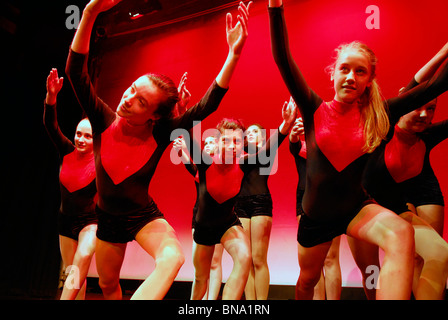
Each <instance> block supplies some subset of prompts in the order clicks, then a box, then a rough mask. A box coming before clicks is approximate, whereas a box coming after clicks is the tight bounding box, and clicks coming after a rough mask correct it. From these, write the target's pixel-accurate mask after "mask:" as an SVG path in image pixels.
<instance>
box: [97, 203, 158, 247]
mask: <svg viewBox="0 0 448 320" xmlns="http://www.w3.org/2000/svg"><path fill="white" fill-rule="evenodd" d="M96 212H97V214H98V230H97V232H96V236H97V238H98V239H100V240H103V241H107V242H112V243H127V242H130V241H132V240H134V239H135V236H136V235H137V233H138V232H139V231H140V230H141V229H142V228H143V227H144V226H146V225H147V224H148V223H150V222H151V221H154V220H156V219H165V217H164V216H163V213H162V212H160V210H159V208H158V207H157V205H156V204H155V202H152V203H151V204H150V205H149V206H148V207H147V208H145V209H144V210H139V211H138V212H136V213H132V214H126V215H118V216H117V215H112V214H109V213H107V212H105V211H103V210H101V209H100V208H98V207H96Z"/></svg>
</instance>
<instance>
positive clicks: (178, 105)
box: [44, 0, 448, 300]
mask: <svg viewBox="0 0 448 320" xmlns="http://www.w3.org/2000/svg"><path fill="white" fill-rule="evenodd" d="M118 2H119V1H116V0H115V1H114V0H92V1H90V2H89V3H88V4H87V5H86V7H85V9H84V11H83V15H82V18H81V21H80V24H79V27H78V30H77V31H76V34H75V36H74V39H73V42H72V44H71V47H70V52H69V56H68V60H67V66H66V70H65V71H66V75H67V77H68V80H69V81H70V84H71V86H72V88H73V90H74V92H75V94H76V97H77V99H78V101H79V103H80V105H81V107H82V108H83V110H84V112H85V114H86V116H87V117H86V118H85V119H82V120H81V121H80V122H79V124H78V126H77V128H76V133H75V138H74V144H73V143H72V142H71V141H70V139H68V138H66V137H65V136H64V135H63V134H62V132H61V130H60V129H59V127H58V123H57V115H56V104H57V103H56V102H57V95H58V93H59V91H60V90H61V88H62V85H63V80H64V79H63V78H61V77H59V76H58V73H57V70H56V69H52V70H51V72H50V74H49V76H48V78H47V95H46V98H45V104H44V124H45V127H46V128H47V131H48V133H49V135H50V137H51V139H52V140H53V142H54V144H55V146H56V147H57V149H58V151H59V154H60V158H61V170H60V186H61V209H60V214H59V234H60V248H61V255H62V259H63V264H64V267H66V268H71V267H73V266H76V267H77V268H78V270H79V277H78V278H79V281H80V283H79V285H71V286H67V285H64V287H63V291H62V295H61V299H75V298H77V297H78V298H82V297H83V296H85V287H86V286H85V280H86V277H87V272H88V269H89V265H90V262H91V259H92V256H93V254H94V253H95V255H96V263H97V271H98V275H99V285H100V287H101V289H102V292H103V295H104V297H105V298H106V299H121V298H122V290H121V287H120V283H119V278H120V277H119V275H120V269H121V266H122V263H123V259H124V255H125V250H126V245H127V243H128V242H130V241H133V240H135V241H136V242H137V243H138V244H139V245H140V246H141V247H142V248H143V249H144V251H146V252H147V253H148V254H149V255H151V256H152V257H153V258H154V260H155V268H154V270H153V271H152V273H151V274H150V275H149V276H148V277H147V278H146V279H145V280H144V281H143V282H142V284H141V285H140V286H139V287H138V289H137V290H136V291H135V292H134V294H133V296H132V299H163V297H164V296H165V294H166V293H167V291H168V290H169V288H170V287H171V285H172V283H173V281H174V279H175V278H176V276H177V274H178V272H179V269H180V268H181V266H182V265H183V263H184V260H185V257H184V254H183V252H182V248H181V245H180V243H179V240H178V238H177V236H176V232H175V230H174V229H173V228H172V227H171V226H170V224H169V223H168V222H167V221H166V220H165V218H164V215H163V213H162V212H161V211H160V210H159V209H158V207H157V205H156V203H155V202H154V200H153V199H152V197H151V196H150V195H149V194H148V188H149V184H150V182H151V179H152V176H153V175H154V172H155V170H156V168H157V164H158V162H159V160H160V158H161V156H162V154H163V153H164V151H165V150H166V149H167V147H169V146H170V144H171V143H172V141H171V133H172V132H173V130H175V129H185V130H193V129H192V128H193V125H194V121H201V120H203V119H205V118H206V117H207V116H208V115H210V114H211V113H213V112H214V111H215V110H217V108H218V106H219V104H220V102H221V100H222V98H223V97H224V95H225V94H226V92H227V91H228V88H229V83H230V81H231V78H232V75H233V73H234V70H235V68H236V66H237V63H238V61H239V58H240V56H241V54H242V50H243V47H244V44H245V41H246V39H247V37H248V21H249V11H250V7H251V5H252V2H249V3H248V4H244V3H243V2H241V3H240V4H239V6H238V12H239V14H238V16H237V22H236V23H234V21H233V17H232V14H230V13H227V15H226V34H227V44H228V48H229V52H228V55H227V58H226V60H225V62H224V64H223V66H222V69H221V70H220V72H219V74H218V75H217V76H216V78H215V79H214V81H213V82H212V83H211V85H210V87H209V89H208V90H207V92H206V93H205V95H204V96H203V97H202V98H201V100H200V101H199V102H198V103H196V104H195V105H193V106H192V107H188V104H189V100H190V93H189V91H188V89H187V87H186V82H187V75H186V74H185V75H184V76H183V77H182V79H181V81H180V84H179V85H178V86H176V85H175V84H174V82H173V81H172V80H171V79H169V78H168V77H166V76H164V75H162V74H156V73H148V74H145V75H143V76H141V77H139V78H138V79H136V80H135V81H134V82H133V83H132V85H131V86H130V87H129V88H128V89H127V90H126V91H125V92H124V93H123V96H122V98H121V101H120V103H119V105H118V107H117V108H114V109H112V108H110V107H109V106H108V105H107V104H106V103H105V102H104V101H103V100H101V99H100V98H99V97H98V96H97V94H96V91H95V88H94V87H93V85H92V83H91V79H90V77H89V73H88V70H87V59H88V55H89V43H90V36H91V32H92V29H93V26H94V23H95V20H96V18H97V16H98V15H99V14H100V13H101V12H104V11H107V10H109V9H110V8H112V7H113V6H114V5H116V3H118ZM268 11H269V21H270V32H271V44H272V53H273V56H274V61H275V63H276V64H277V66H278V69H279V70H280V73H281V76H282V78H283V81H284V83H285V84H286V86H287V88H288V89H289V92H290V94H291V99H290V100H289V102H285V103H284V104H283V106H282V108H279V120H280V121H279V123H280V125H279V127H278V129H277V130H276V131H275V133H273V134H271V135H270V136H269V137H266V135H265V134H264V133H265V130H264V128H263V127H262V126H261V125H259V124H252V125H250V126H248V127H246V126H245V125H244V124H243V123H242V122H241V121H240V120H237V119H231V118H225V119H223V120H222V121H220V122H219V124H218V125H217V127H216V130H215V132H216V134H214V135H213V136H209V137H207V139H205V141H204V148H203V150H202V149H201V141H195V140H194V139H193V137H194V135H188V136H187V135H185V136H184V137H179V138H177V139H176V140H175V141H174V143H173V145H172V148H173V149H174V150H175V151H176V154H177V155H178V156H179V157H180V158H181V159H182V161H183V163H184V164H185V166H186V168H187V170H188V171H189V172H190V173H191V175H192V179H194V181H195V182H196V189H197V199H196V203H195V206H194V208H193V219H192V232H193V240H194V241H193V264H194V269H195V274H194V281H193V286H192V292H191V299H203V298H204V297H207V298H209V299H216V298H217V297H218V293H219V289H220V287H221V280H222V275H221V269H220V267H221V257H222V253H223V250H224V249H225V250H226V251H227V252H228V253H229V255H230V256H231V258H232V260H233V268H232V271H231V273H230V275H229V277H228V279H227V281H226V284H225V286H224V289H223V292H222V299H240V298H241V297H242V295H243V293H244V294H245V298H246V299H260V300H263V299H267V298H268V292H269V268H268V263H267V251H268V247H269V236H270V232H271V227H272V198H271V196H270V192H269V188H268V183H267V182H268V177H269V174H261V173H260V172H261V171H262V170H261V169H267V170H269V168H268V167H269V164H266V163H265V162H262V161H260V160H259V159H261V158H266V156H267V155H269V156H270V157H271V158H272V155H274V156H275V153H276V151H277V148H278V147H279V146H280V145H281V144H282V142H283V141H284V140H286V139H287V138H288V139H289V148H290V151H291V154H292V156H293V157H294V159H295V163H296V167H297V172H298V174H299V182H298V186H297V202H296V214H297V219H298V221H299V228H298V232H297V241H298V261H299V265H300V274H299V278H298V280H297V284H296V298H297V299H313V298H315V299H318V298H325V297H326V298H328V299H339V298H340V293H341V279H340V278H341V275H340V274H341V272H340V267H339V265H338V252H339V239H340V235H342V234H346V235H347V236H348V237H347V238H348V239H349V244H350V248H351V251H352V253H353V256H354V258H355V261H356V263H357V265H358V267H359V268H360V270H361V272H362V273H363V284H366V278H367V277H368V273H367V272H368V268H367V267H368V266H371V265H376V266H379V267H380V272H379V278H378V284H377V285H376V287H375V288H372V287H371V286H365V288H364V289H365V292H366V295H367V297H368V298H369V299H410V298H411V293H413V294H414V297H415V298H416V299H443V298H444V293H445V286H446V280H447V277H448V244H447V242H446V241H445V240H444V239H443V238H442V231H443V213H444V203H443V196H442V193H441V191H440V187H439V184H438V182H437V179H436V177H435V175H434V172H433V170H432V168H431V165H430V162H429V152H430V151H431V149H432V148H433V147H434V146H435V145H437V144H438V143H439V142H440V141H442V140H444V139H445V138H446V137H448V122H446V121H443V122H440V123H436V124H432V118H433V115H434V111H435V107H436V99H437V97H438V96H439V95H440V94H442V93H443V92H445V91H446V90H447V89H448V65H447V63H446V60H447V57H448V43H447V44H446V45H445V46H444V47H443V48H442V49H441V50H440V51H439V52H438V53H437V54H436V55H435V56H434V58H433V59H431V60H430V61H429V62H428V63H427V64H426V65H425V66H424V67H423V68H422V69H421V70H419V71H418V72H417V73H416V75H415V77H414V79H413V80H412V81H411V82H410V83H409V85H408V86H407V87H406V88H403V90H402V91H401V92H400V93H399V94H398V95H397V97H395V98H392V99H388V100H384V99H383V98H382V96H381V92H380V88H379V86H378V84H377V82H376V79H375V70H376V64H377V61H376V57H375V54H374V53H373V51H372V50H371V49H370V48H369V47H367V46H366V45H365V44H363V43H360V42H352V43H349V44H344V45H341V46H340V47H339V48H338V49H337V50H336V51H337V55H336V58H335V60H334V63H333V64H332V66H331V67H330V68H329V69H330V76H331V79H332V80H333V82H334V90H335V96H334V99H333V101H329V102H326V101H323V100H322V99H321V98H320V97H319V95H318V94H317V93H315V92H314V91H313V90H312V89H311V88H310V87H309V86H308V85H307V83H306V80H305V78H304V77H303V75H302V74H301V72H300V70H299V68H298V66H297V64H296V62H295V61H294V59H293V57H292V55H291V52H290V49H289V42H288V36H287V29H286V23H285V19H284V15H283V11H284V8H283V3H282V1H281V0H269V1H268ZM113 110H116V111H113ZM280 113H281V118H280ZM187 146H188V147H187ZM194 154H199V155H200V159H198V158H197V157H193V156H192V155H194ZM379 249H382V250H383V251H384V258H383V260H382V262H381V266H380V261H379V257H378V250H379ZM69 272H70V271H69V270H66V273H69Z"/></svg>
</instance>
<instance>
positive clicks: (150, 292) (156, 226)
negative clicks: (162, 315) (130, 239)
mask: <svg viewBox="0 0 448 320" xmlns="http://www.w3.org/2000/svg"><path fill="white" fill-rule="evenodd" d="M135 240H136V241H137V242H138V244H139V245H140V246H141V247H142V248H143V249H144V250H145V251H146V252H147V253H149V254H150V255H151V256H152V257H153V258H154V260H155V264H156V266H155V269H154V271H153V272H152V273H151V274H150V275H149V277H148V278H146V280H145V281H144V282H143V283H142V284H141V285H140V287H139V288H138V289H137V290H136V291H135V292H134V294H133V296H132V297H131V299H133V300H137V299H145V300H159V299H163V297H164V296H165V295H166V293H167V292H168V290H169V289H170V287H171V285H172V284H173V282H174V279H175V278H176V276H177V273H178V272H179V269H180V268H181V267H182V265H183V263H184V261H185V257H184V255H183V253H182V248H181V246H180V243H179V240H178V239H177V236H176V232H175V231H174V229H173V228H172V227H171V226H170V225H169V223H168V222H167V221H166V220H164V219H157V220H154V221H151V222H149V223H148V224H147V225H146V226H144V227H143V228H142V229H141V230H140V231H139V232H138V233H137V235H136V237H135Z"/></svg>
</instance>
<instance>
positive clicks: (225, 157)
mask: <svg viewBox="0 0 448 320" xmlns="http://www.w3.org/2000/svg"><path fill="white" fill-rule="evenodd" d="M218 145H219V150H220V151H221V158H222V161H223V163H236V159H237V158H238V157H240V155H241V153H242V152H243V147H244V140H243V132H242V130H225V132H224V133H223V134H222V135H221V137H220V138H219V144H218Z"/></svg>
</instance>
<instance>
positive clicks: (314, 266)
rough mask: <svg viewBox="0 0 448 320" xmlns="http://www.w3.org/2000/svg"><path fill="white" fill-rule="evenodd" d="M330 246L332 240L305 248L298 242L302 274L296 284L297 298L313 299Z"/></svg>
mask: <svg viewBox="0 0 448 320" xmlns="http://www.w3.org/2000/svg"><path fill="white" fill-rule="evenodd" d="M330 246H331V241H330V242H325V243H322V244H318V245H316V246H314V247H311V248H305V247H302V246H301V245H300V244H298V252H299V253H298V258H299V266H300V275H299V279H298V280H297V284H296V299H297V300H311V299H313V296H314V287H315V286H316V284H317V283H318V281H319V279H320V277H321V273H322V268H323V265H324V261H325V258H326V256H327V253H328V250H329V249H330Z"/></svg>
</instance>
